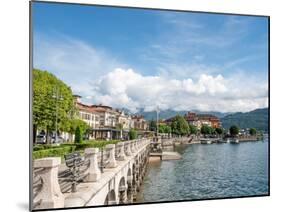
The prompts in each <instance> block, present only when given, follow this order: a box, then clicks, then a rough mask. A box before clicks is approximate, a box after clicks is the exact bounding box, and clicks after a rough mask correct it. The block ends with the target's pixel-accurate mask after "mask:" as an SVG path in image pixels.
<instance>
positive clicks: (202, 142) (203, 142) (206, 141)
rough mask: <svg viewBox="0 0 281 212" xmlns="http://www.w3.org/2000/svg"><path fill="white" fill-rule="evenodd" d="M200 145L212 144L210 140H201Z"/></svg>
mask: <svg viewBox="0 0 281 212" xmlns="http://www.w3.org/2000/svg"><path fill="white" fill-rule="evenodd" d="M200 143H201V144H212V140H210V139H201V140H200Z"/></svg>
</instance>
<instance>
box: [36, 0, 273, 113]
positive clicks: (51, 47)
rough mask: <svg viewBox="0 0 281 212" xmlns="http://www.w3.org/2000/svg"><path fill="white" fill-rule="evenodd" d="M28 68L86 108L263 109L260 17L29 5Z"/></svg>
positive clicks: (264, 57)
mask: <svg viewBox="0 0 281 212" xmlns="http://www.w3.org/2000/svg"><path fill="white" fill-rule="evenodd" d="M33 24H34V25H33V30H34V67H36V68H40V69H44V70H48V71H50V72H52V73H54V74H55V75H56V76H58V77H59V78H61V79H62V80H64V81H65V82H66V83H67V84H69V85H70V86H71V87H72V89H73V92H75V93H77V94H80V95H82V96H83V101H85V102H87V103H103V104H109V105H112V106H114V107H127V108H128V109H130V110H132V111H137V110H138V108H145V109H146V110H153V109H155V107H156V105H159V106H160V108H161V109H175V110H194V109H196V110H204V111H210V110H220V111H223V112H236V111H249V110H252V109H255V108H260V107H266V106H267V100H268V97H267V92H268V91H267V80H268V78H267V74H268V60H267V49H268V46H267V40H268V31H267V29H268V26H267V24H268V23H267V18H264V17H250V16H234V15H217V14H206V13H190V12H189V13H182V12H171V11H168V12H167V11H158V10H153V11H152V10H143V9H126V8H111V7H97V6H81V5H66V4H51V3H48V4H46V3H33Z"/></svg>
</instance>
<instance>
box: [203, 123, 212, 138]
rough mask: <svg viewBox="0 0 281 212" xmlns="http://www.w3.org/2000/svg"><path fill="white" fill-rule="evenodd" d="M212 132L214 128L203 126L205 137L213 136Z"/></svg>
mask: <svg viewBox="0 0 281 212" xmlns="http://www.w3.org/2000/svg"><path fill="white" fill-rule="evenodd" d="M212 132H213V129H212V127H210V126H208V125H206V124H203V125H202V127H201V133H202V134H203V135H210V134H212Z"/></svg>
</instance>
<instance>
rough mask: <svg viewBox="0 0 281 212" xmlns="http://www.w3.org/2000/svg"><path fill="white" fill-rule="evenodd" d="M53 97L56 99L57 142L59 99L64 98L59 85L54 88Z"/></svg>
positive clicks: (56, 134) (56, 139)
mask: <svg viewBox="0 0 281 212" xmlns="http://www.w3.org/2000/svg"><path fill="white" fill-rule="evenodd" d="M53 98H54V99H55V100H56V121H55V128H56V129H55V130H56V131H55V143H57V141H58V110H59V106H58V101H59V100H63V97H62V96H61V95H60V92H59V89H58V87H57V86H56V87H55V88H54V94H53Z"/></svg>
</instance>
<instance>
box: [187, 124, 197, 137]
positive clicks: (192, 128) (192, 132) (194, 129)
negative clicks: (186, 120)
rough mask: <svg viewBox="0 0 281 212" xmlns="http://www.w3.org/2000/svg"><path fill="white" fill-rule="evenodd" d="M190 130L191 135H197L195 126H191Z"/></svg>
mask: <svg viewBox="0 0 281 212" xmlns="http://www.w3.org/2000/svg"><path fill="white" fill-rule="evenodd" d="M189 129H190V134H193V135H196V134H197V132H198V129H197V127H196V126H194V125H189Z"/></svg>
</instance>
